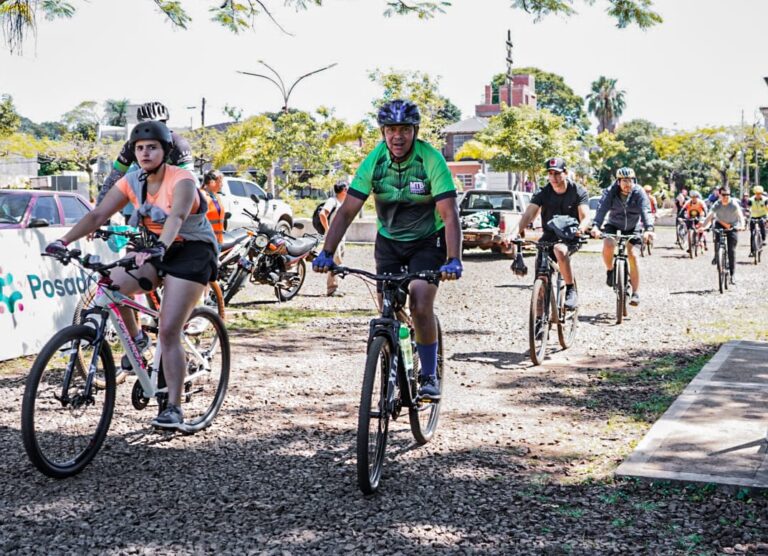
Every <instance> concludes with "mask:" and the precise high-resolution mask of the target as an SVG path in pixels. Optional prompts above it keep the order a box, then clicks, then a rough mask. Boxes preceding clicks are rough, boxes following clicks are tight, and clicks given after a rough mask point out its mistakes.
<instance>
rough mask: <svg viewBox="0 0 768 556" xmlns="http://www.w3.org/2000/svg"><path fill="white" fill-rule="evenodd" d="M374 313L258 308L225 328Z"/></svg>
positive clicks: (252, 327)
mask: <svg viewBox="0 0 768 556" xmlns="http://www.w3.org/2000/svg"><path fill="white" fill-rule="evenodd" d="M375 314H376V313H375V312H373V311H368V310H352V311H324V310H316V309H300V308H294V307H281V308H279V309H272V308H265V309H259V310H258V311H254V312H253V313H249V314H241V315H237V316H234V317H232V318H231V319H229V320H228V322H227V328H231V329H233V330H254V331H257V332H259V331H262V330H268V329H270V328H278V327H280V328H285V327H286V326H291V325H295V324H300V323H302V322H306V321H308V320H313V319H322V318H339V317H366V316H367V317H370V316H373V315H375Z"/></svg>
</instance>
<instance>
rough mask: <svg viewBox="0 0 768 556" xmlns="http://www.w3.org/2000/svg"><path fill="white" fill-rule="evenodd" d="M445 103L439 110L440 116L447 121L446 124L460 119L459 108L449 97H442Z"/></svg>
mask: <svg viewBox="0 0 768 556" xmlns="http://www.w3.org/2000/svg"><path fill="white" fill-rule="evenodd" d="M443 101H444V102H445V105H444V106H443V109H442V110H440V112H439V115H440V117H441V118H442V119H443V120H445V121H446V122H447V125H451V124H455V123H456V122H458V121H460V120H461V110H460V109H459V107H458V106H456V105H455V104H453V103H452V102H451V100H450V99H448V98H446V97H443Z"/></svg>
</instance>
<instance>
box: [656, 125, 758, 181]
mask: <svg viewBox="0 0 768 556" xmlns="http://www.w3.org/2000/svg"><path fill="white" fill-rule="evenodd" d="M745 131H746V130H744V129H741V128H727V127H708V128H699V129H696V130H693V131H683V132H679V133H674V134H671V135H665V136H661V137H658V138H656V139H654V141H653V144H654V147H655V148H656V150H657V151H658V153H659V155H660V156H661V157H662V158H663V159H665V160H667V161H668V162H669V163H670V165H671V166H672V168H673V170H674V171H675V172H676V173H678V174H679V175H680V176H681V177H683V178H684V179H685V183H686V185H688V186H689V187H691V186H693V187H697V188H702V187H704V186H705V185H711V181H712V178H714V179H715V180H716V181H717V182H718V183H719V184H720V185H722V186H726V187H727V186H728V185H729V184H730V182H731V180H733V179H735V178H737V173H736V168H735V165H734V162H735V161H736V159H737V157H738V155H739V153H740V152H741V151H742V149H743V148H744V147H745V144H746V143H745V139H744V137H745V135H746V133H745ZM702 170H704V172H702Z"/></svg>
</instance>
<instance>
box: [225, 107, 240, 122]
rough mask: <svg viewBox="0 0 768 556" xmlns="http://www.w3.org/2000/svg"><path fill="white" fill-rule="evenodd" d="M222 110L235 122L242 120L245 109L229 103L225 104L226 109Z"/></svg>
mask: <svg viewBox="0 0 768 556" xmlns="http://www.w3.org/2000/svg"><path fill="white" fill-rule="evenodd" d="M222 112H224V115H225V116H228V117H229V119H231V120H232V121H233V122H235V123H239V122H240V120H242V119H243V109H242V108H239V107H237V106H230V105H229V104H225V105H224V110H222Z"/></svg>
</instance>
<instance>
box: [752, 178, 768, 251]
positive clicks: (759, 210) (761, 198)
mask: <svg viewBox="0 0 768 556" xmlns="http://www.w3.org/2000/svg"><path fill="white" fill-rule="evenodd" d="M752 193H754V195H753V196H752V197H751V198H750V199H749V216H750V220H749V232H750V234H751V233H752V230H753V229H754V227H755V226H758V227H759V228H760V235H761V236H762V237H763V243H765V217H766V215H768V198H766V197H765V195H763V193H764V190H763V186H762V185H756V186H755V187H754V188H753V189H752ZM755 219H758V220H755ZM751 237H752V236H751V235H750V238H751ZM749 249H750V253H749V256H750V257H751V256H752V255H754V249H755V246H754V245H752V244H750V246H749Z"/></svg>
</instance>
